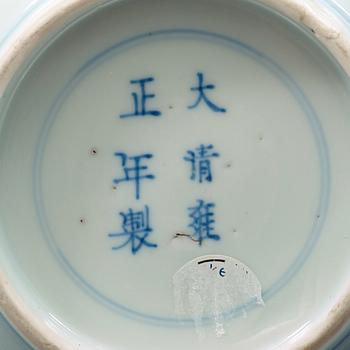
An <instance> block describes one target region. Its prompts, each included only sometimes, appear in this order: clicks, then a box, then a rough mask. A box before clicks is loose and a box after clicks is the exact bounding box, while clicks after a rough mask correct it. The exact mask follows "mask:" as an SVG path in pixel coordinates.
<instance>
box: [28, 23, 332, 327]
mask: <svg viewBox="0 0 350 350" xmlns="http://www.w3.org/2000/svg"><path fill="white" fill-rule="evenodd" d="M158 38H166V39H167V40H171V39H172V38H174V39H179V38H181V39H196V40H204V41H211V42H215V43H218V44H222V45H224V46H225V47H228V48H231V49H233V50H235V51H236V52H239V53H240V54H242V55H244V56H245V57H246V58H247V59H252V60H254V61H255V62H257V63H259V64H261V65H262V66H263V67H265V68H266V69H267V70H269V71H270V72H271V73H272V74H274V75H275V76H276V77H277V78H278V79H280V80H281V81H282V82H283V83H284V85H285V87H286V88H287V89H288V90H289V92H290V93H291V95H292V96H293V97H294V98H295V100H296V101H297V102H298V103H299V105H300V107H301V108H302V110H303V111H304V113H305V117H306V120H307V121H308V123H309V126H310V130H311V132H312V134H313V136H314V140H315V145H316V147H317V152H318V156H319V162H320V177H321V184H320V197H319V204H318V207H317V208H315V209H316V212H317V213H319V218H317V219H315V221H314V224H313V227H312V229H311V231H310V235H309V237H308V238H307V240H306V243H305V245H304V247H303V248H302V249H301V251H300V252H299V254H298V255H297V257H296V258H295V259H294V261H293V262H292V264H291V265H290V266H289V267H288V268H287V270H286V271H284V273H283V274H282V275H281V276H280V277H279V278H278V279H277V280H276V281H275V282H274V283H273V284H272V285H271V286H269V287H268V288H267V289H266V290H265V291H264V292H263V298H264V300H265V301H268V300H269V299H270V298H271V297H273V296H274V295H275V294H276V293H277V292H278V291H279V290H281V288H283V287H284V286H285V285H286V284H287V283H288V282H289V280H290V279H291V278H292V277H293V276H295V274H296V273H297V272H298V271H299V270H300V268H301V267H302V266H303V264H304V263H305V261H306V259H307V258H308V257H309V255H310V254H311V252H312V250H313V248H314V246H315V244H316V243H317V241H318V239H319V236H320V234H321V232H322V228H323V225H324V222H325V219H326V216H327V212H328V206H329V195H330V176H331V173H330V161H329V154H328V147H327V142H326V139H325V136H324V133H323V129H322V126H321V124H320V122H319V120H318V117H317V113H316V112H315V110H314V108H313V106H312V105H311V103H310V102H309V100H308V98H307V97H306V96H305V94H304V93H303V91H302V90H301V88H300V87H299V85H298V84H297V83H296V81H295V80H294V79H293V78H292V77H291V76H290V75H289V73H288V72H286V71H285V70H284V69H283V68H282V67H281V66H279V65H278V64H277V63H276V62H274V61H273V60H272V59H271V58H270V57H268V56H267V55H265V54H264V53H262V52H259V51H257V50H256V49H254V48H253V47H251V46H249V45H247V44H245V43H243V42H240V41H238V40H236V39H234V38H231V37H228V36H225V35H221V34H217V33H211V32H206V31H201V30H193V29H169V30H162V31H155V32H152V35H149V33H145V34H140V35H138V36H135V37H132V38H129V39H126V40H124V41H122V42H119V43H117V44H116V45H114V46H112V47H110V48H109V49H107V50H105V51H103V52H101V53H99V54H98V55H96V56H95V57H93V58H92V59H91V60H89V61H88V62H86V63H85V64H84V65H83V66H82V67H81V69H79V71H77V73H76V74H75V75H74V76H73V77H72V79H71V80H70V81H69V82H68V83H67V85H66V86H65V87H64V89H63V90H62V91H61V92H60V94H59V95H58V96H57V98H56V100H55V101H54V103H53V105H52V108H51V110H50V112H49V113H48V117H47V120H46V122H45V123H44V125H43V128H42V131H41V135H40V138H39V142H38V145H37V152H36V157H35V160H34V164H33V172H34V173H33V187H34V199H35V205H36V208H37V214H38V220H39V223H40V225H41V227H42V232H43V235H44V238H45V239H46V241H47V244H48V246H49V248H50V249H51V251H52V253H53V254H55V256H56V257H57V259H58V260H59V262H60V263H61V264H62V267H63V268H64V269H65V270H66V272H67V273H69V274H70V275H71V276H72V278H73V279H74V280H75V281H76V282H77V283H78V284H79V285H80V286H81V287H82V288H83V289H84V290H85V292H86V293H88V294H89V295H90V296H91V297H92V298H95V299H97V300H98V301H99V302H100V303H101V304H103V305H105V306H106V307H107V308H110V309H112V310H115V311H116V312H119V313H122V314H123V316H125V317H128V318H131V319H133V320H139V321H147V322H149V323H152V324H156V325H162V326H171V327H183V326H191V327H192V326H193V321H192V320H191V319H181V320H179V319H178V318H174V317H161V316H157V315H150V314H146V313H143V312H139V311H137V310H134V309H131V308H129V307H127V306H125V305H122V304H120V303H118V302H116V301H115V300H112V299H110V298H108V297H107V296H105V295H103V294H102V293H101V292H100V291H99V290H97V289H96V288H95V287H94V286H93V285H92V284H91V283H89V282H88V281H87V280H86V279H85V278H84V277H83V276H81V275H80V274H79V273H78V272H77V271H76V270H75V268H74V267H73V266H72V264H71V263H70V262H69V261H68V260H67V258H66V257H65V255H64V253H63V252H62V250H61V249H60V248H59V246H58V245H57V243H56V241H55V238H54V235H53V233H52V231H51V229H50V225H49V223H48V220H47V216H46V212H45V206H44V203H43V197H42V188H41V183H42V180H41V177H42V175H41V174H42V171H41V170H42V160H43V156H44V153H45V146H46V144H47V139H48V135H49V132H50V130H51V127H52V125H53V124H54V121H55V118H56V116H57V114H58V112H59V111H60V110H61V107H62V105H63V103H64V102H65V101H66V99H67V98H68V97H69V96H70V94H71V93H72V91H73V89H74V88H75V87H76V86H77V85H78V84H79V82H80V81H81V80H82V79H83V78H84V77H85V76H86V75H87V74H88V73H90V72H91V71H92V70H94V69H95V68H96V67H97V66H98V65H99V64H101V63H102V62H104V61H105V60H107V59H109V58H110V57H113V56H114V55H116V54H118V53H119V52H121V51H122V50H126V49H127V48H128V47H129V46H131V45H135V44H141V43H144V42H148V41H150V40H156V39H158ZM254 307H255V303H252V304H251V305H248V306H245V307H244V310H246V311H249V310H250V309H252V308H254ZM242 310H243V307H238V308H236V309H234V310H232V311H231V312H230V313H228V314H227V315H226V317H227V318H233V317H238V316H240V315H241V313H242ZM179 321H180V322H179Z"/></svg>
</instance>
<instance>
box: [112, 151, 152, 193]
mask: <svg viewBox="0 0 350 350" xmlns="http://www.w3.org/2000/svg"><path fill="white" fill-rule="evenodd" d="M114 155H115V156H116V157H118V158H120V159H121V164H122V167H123V171H124V177H123V178H121V179H114V180H113V182H114V183H115V184H116V185H118V184H120V183H121V182H129V181H131V182H134V184H135V197H136V199H137V200H139V199H140V196H141V181H142V180H154V179H155V176H154V175H153V174H147V173H146V171H147V170H148V167H147V166H146V165H142V161H143V160H147V159H151V158H153V155H152V154H141V155H139V156H128V155H127V154H126V153H122V152H117V153H115V154H114ZM128 164H130V165H129V166H128Z"/></svg>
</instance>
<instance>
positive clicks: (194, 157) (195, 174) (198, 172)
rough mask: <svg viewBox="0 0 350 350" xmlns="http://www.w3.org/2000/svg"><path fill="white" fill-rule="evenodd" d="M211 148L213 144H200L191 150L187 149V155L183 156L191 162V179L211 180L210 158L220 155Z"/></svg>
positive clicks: (200, 181) (199, 180)
mask: <svg viewBox="0 0 350 350" xmlns="http://www.w3.org/2000/svg"><path fill="white" fill-rule="evenodd" d="M213 149H214V146H213V145H207V146H205V145H200V146H199V147H197V148H196V149H195V150H193V151H192V150H190V151H187V156H186V157H184V160H186V161H188V162H190V163H191V180H193V181H198V182H199V183H202V182H204V181H207V182H212V181H213V175H212V171H211V158H217V157H219V156H220V155H219V153H217V152H215V151H214V150H213Z"/></svg>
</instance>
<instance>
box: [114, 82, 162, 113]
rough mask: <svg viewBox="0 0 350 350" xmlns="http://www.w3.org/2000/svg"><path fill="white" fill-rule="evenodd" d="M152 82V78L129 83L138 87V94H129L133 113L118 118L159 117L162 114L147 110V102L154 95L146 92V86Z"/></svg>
mask: <svg viewBox="0 0 350 350" xmlns="http://www.w3.org/2000/svg"><path fill="white" fill-rule="evenodd" d="M152 81H154V78H152V77H148V78H144V79H138V80H131V81H130V84H133V85H136V84H137V85H139V93H137V92H132V94H131V95H132V98H133V103H134V111H133V112H131V113H126V114H121V115H120V118H129V117H144V116H152V117H159V116H160V115H161V114H162V113H161V112H160V111H158V110H148V109H147V100H149V99H152V98H154V97H155V94H149V93H147V92H146V84H149V83H151V82H152Z"/></svg>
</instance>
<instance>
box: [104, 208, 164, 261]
mask: <svg viewBox="0 0 350 350" xmlns="http://www.w3.org/2000/svg"><path fill="white" fill-rule="evenodd" d="M119 214H120V216H121V217H122V219H123V223H122V228H123V230H124V231H123V232H121V233H110V234H109V235H108V237H110V238H126V240H124V242H123V243H122V244H120V245H115V246H113V247H112V249H113V250H119V249H121V248H124V247H125V246H127V245H128V244H130V246H131V253H132V254H134V255H135V254H136V253H137V252H138V251H139V250H140V249H141V248H142V246H146V247H149V248H157V246H158V245H157V244H155V243H150V242H149V241H147V240H146V239H147V237H148V236H149V235H150V234H151V233H152V231H153V229H152V228H151V227H150V223H149V208H148V206H147V205H146V206H145V209H144V210H143V211H134V210H133V209H129V210H128V211H127V212H126V213H119Z"/></svg>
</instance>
